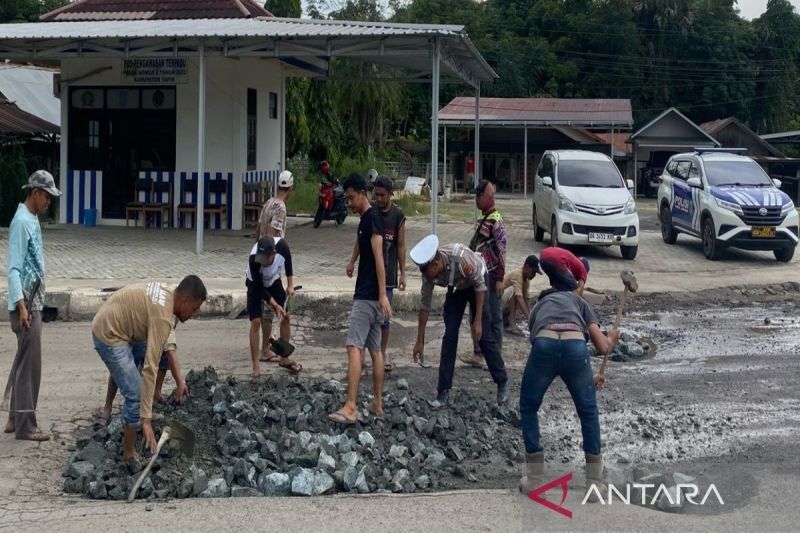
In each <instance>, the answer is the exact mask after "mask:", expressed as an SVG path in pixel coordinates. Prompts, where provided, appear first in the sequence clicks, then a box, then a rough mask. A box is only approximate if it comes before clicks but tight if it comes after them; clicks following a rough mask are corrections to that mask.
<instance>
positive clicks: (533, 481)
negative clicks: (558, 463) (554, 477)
mask: <svg viewBox="0 0 800 533" xmlns="http://www.w3.org/2000/svg"><path fill="white" fill-rule="evenodd" d="M525 473H526V475H525V476H523V477H522V478H520V480H519V491H520V492H521V493H523V494H528V493H529V492H530V491H532V490H533V489H535V488H536V487H538V486H539V485H541V483H542V480H543V477H544V452H536V453H529V454H528V455H526V456H525Z"/></svg>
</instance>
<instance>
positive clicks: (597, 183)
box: [558, 159, 625, 189]
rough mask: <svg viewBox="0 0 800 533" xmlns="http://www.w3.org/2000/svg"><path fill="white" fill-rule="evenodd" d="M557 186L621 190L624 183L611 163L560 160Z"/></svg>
mask: <svg viewBox="0 0 800 533" xmlns="http://www.w3.org/2000/svg"><path fill="white" fill-rule="evenodd" d="M558 184H559V185H560V186H563V187H597V188H601V189H621V188H623V187H625V183H624V182H623V181H622V178H621V177H620V175H619V170H617V166H616V165H615V164H614V163H612V162H611V161H579V160H572V159H566V160H564V159H562V160H561V163H560V164H559V165H558Z"/></svg>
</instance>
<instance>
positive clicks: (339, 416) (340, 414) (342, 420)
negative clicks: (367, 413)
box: [328, 409, 358, 426]
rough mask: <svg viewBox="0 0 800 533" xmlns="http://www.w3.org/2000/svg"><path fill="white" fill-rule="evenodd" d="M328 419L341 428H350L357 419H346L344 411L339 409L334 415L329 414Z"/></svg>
mask: <svg viewBox="0 0 800 533" xmlns="http://www.w3.org/2000/svg"><path fill="white" fill-rule="evenodd" d="M328 419H330V420H331V421H332V422H336V423H337V424H341V425H343V426H352V425H354V424H355V423H356V422H358V419H355V418H348V417H347V415H346V414H345V413H344V411H342V410H341V409H339V410H338V411H336V412H335V413H331V414H329V415H328Z"/></svg>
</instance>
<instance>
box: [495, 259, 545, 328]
mask: <svg viewBox="0 0 800 533" xmlns="http://www.w3.org/2000/svg"><path fill="white" fill-rule="evenodd" d="M536 274H542V269H541V267H540V266H539V258H538V257H536V256H535V255H529V256H528V257H526V258H525V263H524V264H523V265H522V268H517V269H514V270H512V271H511V272H509V273H508V274H506V276H505V277H504V278H503V325H504V326H505V327H506V328H510V327H514V321H515V320H516V319H517V313H522V314H523V315H524V316H525V319H526V320H527V318H528V315H529V314H530V295H529V294H528V293H529V291H530V283H531V280H532V279H533V278H535V277H536Z"/></svg>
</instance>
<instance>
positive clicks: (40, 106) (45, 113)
mask: <svg viewBox="0 0 800 533" xmlns="http://www.w3.org/2000/svg"><path fill="white" fill-rule="evenodd" d="M54 72H55V71H54V70H51V69H43V68H38V67H30V66H26V65H15V64H13V63H7V64H3V63H0V92H2V93H3V94H4V95H5V97H6V98H7V99H8V100H10V101H11V102H13V103H14V104H16V105H17V106H18V107H19V108H20V109H21V110H23V111H25V112H27V113H30V114H31V115H34V116H37V117H39V118H40V119H42V120H45V121H47V122H49V123H51V124H55V125H56V126H58V125H60V124H61V100H59V99H58V98H56V97H55V96H53V74H54Z"/></svg>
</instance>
